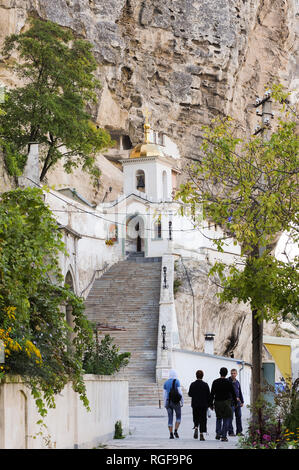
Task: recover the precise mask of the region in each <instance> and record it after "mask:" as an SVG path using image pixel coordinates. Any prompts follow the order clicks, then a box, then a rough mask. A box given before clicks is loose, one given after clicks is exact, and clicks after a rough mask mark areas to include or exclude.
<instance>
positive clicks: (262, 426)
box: [238, 379, 299, 449]
mask: <svg viewBox="0 0 299 470" xmlns="http://www.w3.org/2000/svg"><path fill="white" fill-rule="evenodd" d="M298 388H299V379H297V380H296V381H295V382H294V384H293V385H292V386H290V387H289V386H288V385H287V386H286V389H285V391H283V392H281V393H278V394H275V392H274V390H273V389H272V390H271V387H267V392H268V393H269V391H271V392H272V393H273V396H274V399H273V404H271V403H269V402H268V401H266V400H265V399H264V398H261V399H260V400H259V401H258V402H256V403H255V405H254V406H252V407H249V408H250V410H251V418H250V421H249V424H248V429H247V433H246V435H245V436H244V437H241V438H240V439H239V444H238V445H239V447H240V448H242V449H298V448H299V394H298V391H299V390H298ZM265 391H266V390H265Z"/></svg>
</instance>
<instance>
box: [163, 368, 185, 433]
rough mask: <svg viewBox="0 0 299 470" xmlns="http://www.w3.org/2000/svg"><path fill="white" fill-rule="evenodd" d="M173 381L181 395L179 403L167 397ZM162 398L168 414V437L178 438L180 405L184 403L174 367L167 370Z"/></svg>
mask: <svg viewBox="0 0 299 470" xmlns="http://www.w3.org/2000/svg"><path fill="white" fill-rule="evenodd" d="M173 381H175V382H174V386H175V388H176V389H177V391H178V392H179V394H180V395H181V400H180V401H179V403H173V402H172V401H171V399H170V398H169V393H170V390H171V388H172V386H173ZM163 398H164V406H165V408H166V410H167V414H168V429H169V433H170V435H169V439H174V436H175V437H176V438H179V435H178V429H179V426H180V424H181V407H182V406H183V404H184V397H183V392H182V389H181V384H180V381H179V379H178V377H177V373H176V371H175V370H174V369H171V370H170V371H169V378H168V380H166V382H165V383H164V386H163ZM174 412H175V428H174V433H173V413H174Z"/></svg>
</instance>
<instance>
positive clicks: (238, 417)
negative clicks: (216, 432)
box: [228, 405, 242, 434]
mask: <svg viewBox="0 0 299 470" xmlns="http://www.w3.org/2000/svg"><path fill="white" fill-rule="evenodd" d="M232 412H233V416H232V418H230V419H229V426H228V433H229V434H233V433H234V428H233V417H234V415H235V417H236V434H239V433H241V432H242V412H241V406H240V405H238V406H232Z"/></svg>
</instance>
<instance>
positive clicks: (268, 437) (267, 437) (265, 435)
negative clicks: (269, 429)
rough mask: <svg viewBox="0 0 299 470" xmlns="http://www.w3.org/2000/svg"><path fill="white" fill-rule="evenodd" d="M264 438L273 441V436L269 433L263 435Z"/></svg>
mask: <svg viewBox="0 0 299 470" xmlns="http://www.w3.org/2000/svg"><path fill="white" fill-rule="evenodd" d="M263 439H264V441H268V442H269V441H271V436H269V434H264V435H263Z"/></svg>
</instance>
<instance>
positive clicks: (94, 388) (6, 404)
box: [0, 375, 129, 449]
mask: <svg viewBox="0 0 299 470" xmlns="http://www.w3.org/2000/svg"><path fill="white" fill-rule="evenodd" d="M8 380H9V379H7V383H3V384H1V385H0V449H45V448H49V447H50V448H56V449H74V448H89V449H91V448H93V447H96V446H98V445H99V444H100V443H103V442H105V441H107V440H108V439H111V438H113V436H114V429H115V423H116V422H117V421H121V422H122V427H123V430H124V432H125V433H127V432H128V430H129V405H128V403H129V398H128V393H129V391H128V382H127V381H126V380H124V379H121V378H114V377H112V376H97V375H85V376H84V382H85V385H86V389H87V397H88V399H89V403H90V408H91V411H90V412H88V411H87V410H86V408H85V407H84V406H83V404H82V402H81V400H80V398H79V395H78V394H77V393H75V392H74V391H73V389H72V386H71V384H67V385H66V387H65V388H64V389H63V391H62V392H61V393H60V394H59V395H57V396H56V400H55V401H56V408H55V409H49V411H48V415H47V416H46V417H45V418H44V423H45V424H46V426H47V428H46V429H44V430H43V436H40V435H39V432H40V431H41V428H40V426H39V425H38V424H37V422H38V421H39V420H40V419H41V417H40V415H39V414H38V412H37V409H36V405H35V401H34V399H33V398H32V395H31V392H30V390H29V389H28V388H27V387H26V386H25V384H24V383H23V382H22V381H21V379H17V378H14V380H19V381H14V382H8Z"/></svg>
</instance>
